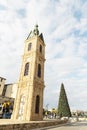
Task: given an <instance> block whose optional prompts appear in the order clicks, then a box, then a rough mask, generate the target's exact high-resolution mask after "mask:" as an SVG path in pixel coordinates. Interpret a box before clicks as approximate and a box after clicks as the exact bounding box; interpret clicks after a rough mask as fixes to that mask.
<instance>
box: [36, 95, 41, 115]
mask: <svg viewBox="0 0 87 130" xmlns="http://www.w3.org/2000/svg"><path fill="white" fill-rule="evenodd" d="M39 105H40V97H39V95H37V96H36V105H35V113H39Z"/></svg>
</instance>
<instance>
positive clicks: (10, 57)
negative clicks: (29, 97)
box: [0, 0, 87, 109]
mask: <svg viewBox="0 0 87 130" xmlns="http://www.w3.org/2000/svg"><path fill="white" fill-rule="evenodd" d="M86 5H87V2H83V0H77V1H76V0H73V1H72V0H63V1H60V0H59V1H53V0H52V1H50V0H44V1H43V0H39V1H38V2H37V1H36V0H29V1H28V0H15V1H11V0H4V1H2V0H0V45H1V46H0V61H1V64H0V75H1V76H3V77H6V78H7V81H8V82H16V80H17V79H18V78H19V72H20V67H21V55H22V54H23V47H24V40H25V39H26V38H27V35H28V33H29V32H30V31H31V30H32V28H33V26H34V25H35V24H36V23H38V24H39V30H40V32H43V34H44V39H45V43H46V59H47V61H46V63H45V64H46V65H45V84H46V88H45V98H44V104H45V105H46V104H47V103H48V104H49V107H56V106H57V104H58V96H59V90H60V85H61V82H64V84H65V88H66V91H67V95H68V98H69V103H70V106H71V108H72V109H86V106H87V104H86V103H85V102H86V98H87V95H86V86H87V83H86V82H87V81H86V77H87V76H86V75H87V58H86V57H87V51H86V50H87V49H86V48H87V13H86V12H87V8H86ZM2 6H3V8H1V7H2ZM81 92H82V93H81ZM77 93H78V94H77ZM80 97H81V99H82V98H83V100H80V101H78V99H79V98H80ZM53 98H54V99H53ZM52 101H53V102H52ZM77 103H78V105H77ZM82 103H83V105H81V104H82Z"/></svg>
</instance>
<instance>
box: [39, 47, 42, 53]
mask: <svg viewBox="0 0 87 130" xmlns="http://www.w3.org/2000/svg"><path fill="white" fill-rule="evenodd" d="M39 50H40V52H41V53H42V46H41V45H40V48H39Z"/></svg>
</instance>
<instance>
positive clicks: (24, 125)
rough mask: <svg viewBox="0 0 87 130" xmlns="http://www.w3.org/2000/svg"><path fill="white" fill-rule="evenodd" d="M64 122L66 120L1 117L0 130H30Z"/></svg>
mask: <svg viewBox="0 0 87 130" xmlns="http://www.w3.org/2000/svg"><path fill="white" fill-rule="evenodd" d="M66 123H67V120H44V121H18V120H11V119H1V120H0V130H31V129H36V128H42V127H48V126H55V125H60V124H66Z"/></svg>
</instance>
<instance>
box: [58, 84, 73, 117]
mask: <svg viewBox="0 0 87 130" xmlns="http://www.w3.org/2000/svg"><path fill="white" fill-rule="evenodd" d="M58 115H59V116H60V117H71V112H70V107H69V104H68V99H67V96H66V92H65V89H64V85H63V83H62V84H61V90H60V97H59V103H58Z"/></svg>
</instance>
